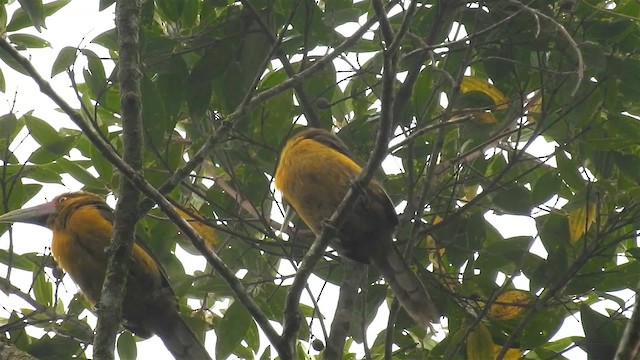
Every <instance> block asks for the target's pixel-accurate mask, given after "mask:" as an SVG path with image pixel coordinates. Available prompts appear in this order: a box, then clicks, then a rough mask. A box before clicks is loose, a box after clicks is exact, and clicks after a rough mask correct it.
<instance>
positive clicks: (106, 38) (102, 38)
mask: <svg viewBox="0 0 640 360" xmlns="http://www.w3.org/2000/svg"><path fill="white" fill-rule="evenodd" d="M91 42H92V43H94V44H98V45H102V46H104V47H105V48H107V49H109V50H112V51H117V50H118V33H117V32H116V29H110V30H107V31H105V32H103V33H102V34H100V35H98V36H96V37H95V38H93V40H91Z"/></svg>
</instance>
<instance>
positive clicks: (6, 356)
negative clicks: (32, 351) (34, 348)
mask: <svg viewBox="0 0 640 360" xmlns="http://www.w3.org/2000/svg"><path fill="white" fill-rule="evenodd" d="M0 360H38V359H36V358H35V357H33V356H31V355H29V354H28V353H26V352H24V351H22V350H19V349H18V348H16V347H15V346H13V345H9V344H6V343H4V342H2V341H0Z"/></svg>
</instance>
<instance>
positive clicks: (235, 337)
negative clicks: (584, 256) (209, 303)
mask: <svg viewBox="0 0 640 360" xmlns="http://www.w3.org/2000/svg"><path fill="white" fill-rule="evenodd" d="M252 322H253V319H252V318H251V316H250V315H249V313H248V312H247V310H246V309H245V308H244V307H243V306H242V304H240V302H239V301H234V302H233V303H232V304H231V306H229V308H228V309H227V311H226V312H225V313H224V317H223V318H222V320H220V324H219V325H218V327H217V331H216V334H218V341H216V359H226V358H227V357H228V356H229V355H231V354H232V353H233V351H234V350H235V349H236V347H238V346H239V345H240V342H242V340H244V337H245V334H246V333H247V331H248V329H249V326H250V325H251V323H252Z"/></svg>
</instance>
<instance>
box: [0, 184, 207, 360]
mask: <svg viewBox="0 0 640 360" xmlns="http://www.w3.org/2000/svg"><path fill="white" fill-rule="evenodd" d="M13 222H25V223H31V224H36V225H41V226H45V227H47V228H49V229H51V230H52V231H53V240H52V242H51V252H52V253H53V257H54V259H55V260H56V261H57V262H58V264H59V265H60V267H61V268H62V269H64V271H66V272H67V273H68V274H69V276H71V279H72V280H73V281H74V282H75V283H76V284H77V285H78V287H80V289H81V290H82V292H83V293H84V294H85V296H86V297H87V299H88V300H89V301H90V302H91V304H93V305H96V304H98V302H99V301H100V292H101V291H102V283H103V282H104V277H105V272H106V269H107V262H108V260H109V258H108V254H107V253H106V252H105V250H106V248H107V247H108V246H109V244H110V242H111V237H112V235H113V210H112V209H111V208H110V207H109V206H108V205H107V203H105V201H104V200H103V199H102V198H101V197H99V196H98V195H95V194H92V193H88V192H73V193H67V194H62V195H59V196H56V197H55V198H54V199H53V200H52V201H51V202H48V203H45V204H42V205H38V206H34V207H30V208H26V209H20V210H14V211H11V212H8V213H6V214H4V215H2V216H0V223H13ZM131 260H132V261H131V263H130V264H129V275H128V278H127V284H126V290H125V295H124V299H123V302H122V319H123V325H124V327H125V328H127V329H128V330H130V331H131V332H133V333H135V334H136V335H138V336H140V337H143V338H148V337H150V336H152V335H153V334H156V335H158V336H159V337H160V338H161V339H162V341H163V342H164V344H165V345H166V347H167V349H169V351H170V352H171V353H172V354H173V356H174V357H175V358H176V359H181V360H182V359H193V360H195V359H198V360H202V359H210V357H209V355H208V353H207V351H206V349H205V348H204V346H203V345H202V343H201V342H200V340H198V338H197V337H196V336H195V334H194V333H193V332H192V331H191V329H190V328H189V326H188V325H187V324H186V323H185V322H184V320H182V318H180V315H179V313H178V305H177V301H176V297H175V294H174V293H173V290H172V289H171V286H170V285H169V282H168V281H167V277H166V276H165V274H164V272H163V270H162V269H161V268H160V265H159V264H158V263H157V262H156V261H155V259H154V258H153V256H152V255H151V254H150V253H149V252H148V251H147V250H146V249H145V248H144V247H143V246H142V245H141V244H139V243H135V244H134V247H133V255H132V259H131Z"/></svg>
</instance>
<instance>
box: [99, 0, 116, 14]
mask: <svg viewBox="0 0 640 360" xmlns="http://www.w3.org/2000/svg"><path fill="white" fill-rule="evenodd" d="M115 2H116V0H100V4H99V5H98V10H99V11H102V10H104V9H106V8H108V7H109V6H111V5H113V4H114V3H115Z"/></svg>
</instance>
